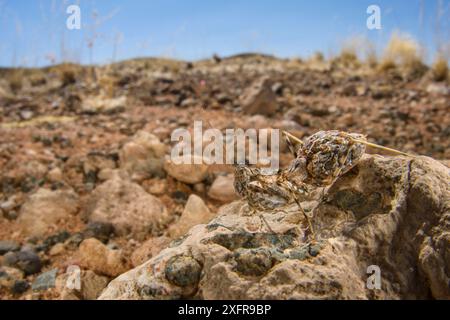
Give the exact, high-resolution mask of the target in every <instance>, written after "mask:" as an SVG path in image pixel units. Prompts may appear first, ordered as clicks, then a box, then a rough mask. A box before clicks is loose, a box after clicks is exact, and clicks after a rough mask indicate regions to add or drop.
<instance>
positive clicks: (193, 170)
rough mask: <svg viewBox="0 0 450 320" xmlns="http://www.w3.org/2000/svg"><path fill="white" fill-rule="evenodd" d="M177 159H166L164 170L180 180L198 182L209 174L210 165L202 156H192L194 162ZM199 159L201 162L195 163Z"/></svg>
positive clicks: (191, 182)
mask: <svg viewBox="0 0 450 320" xmlns="http://www.w3.org/2000/svg"><path fill="white" fill-rule="evenodd" d="M177 159H178V158H177ZM177 159H175V161H172V160H171V159H166V161H165V162H164V170H166V172H167V173H168V174H169V175H170V176H171V177H173V178H175V179H177V180H178V181H181V182H184V183H189V184H196V183H199V182H202V181H203V180H205V178H206V177H207V176H208V165H206V164H204V163H203V159H202V158H201V157H199V156H192V163H181V161H178V160H177ZM197 161H198V163H199V164H195V163H197Z"/></svg>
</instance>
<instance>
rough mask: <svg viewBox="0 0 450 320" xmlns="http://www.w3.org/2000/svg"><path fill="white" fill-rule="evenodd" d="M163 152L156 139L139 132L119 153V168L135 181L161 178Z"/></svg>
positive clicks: (163, 146) (161, 145) (164, 149)
mask: <svg viewBox="0 0 450 320" xmlns="http://www.w3.org/2000/svg"><path fill="white" fill-rule="evenodd" d="M165 152H166V146H165V145H164V144H163V143H161V141H159V139H158V137H156V136H154V135H153V134H151V133H148V132H145V131H139V132H138V133H136V134H135V135H134V136H133V138H132V139H131V140H130V141H129V142H127V143H126V144H125V145H124V146H123V148H122V150H121V151H120V154H119V156H120V167H121V169H123V170H125V171H126V172H128V174H129V175H130V177H131V179H133V180H135V181H141V180H143V179H147V178H150V177H152V176H161V174H162V172H163V160H164V154H165Z"/></svg>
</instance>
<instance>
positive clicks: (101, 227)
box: [83, 221, 114, 243]
mask: <svg viewBox="0 0 450 320" xmlns="http://www.w3.org/2000/svg"><path fill="white" fill-rule="evenodd" d="M113 234H114V226H113V225H112V223H109V222H96V221H93V222H89V223H88V225H87V226H86V229H84V231H83V236H84V238H85V239H88V238H96V239H98V240H100V241H101V242H103V243H106V242H108V240H109V238H110V237H111V236H112V235H113Z"/></svg>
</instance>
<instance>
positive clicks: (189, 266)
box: [164, 255, 202, 287]
mask: <svg viewBox="0 0 450 320" xmlns="http://www.w3.org/2000/svg"><path fill="white" fill-rule="evenodd" d="M201 272H202V266H201V265H200V263H198V261H197V260H195V259H194V258H193V257H191V256H184V255H181V256H173V257H172V258H170V259H169V261H167V264H166V269H165V272H164V273H165V275H166V279H167V281H169V282H170V283H171V284H173V285H175V286H178V287H191V286H196V285H197V284H198V282H199V281H200V275H201Z"/></svg>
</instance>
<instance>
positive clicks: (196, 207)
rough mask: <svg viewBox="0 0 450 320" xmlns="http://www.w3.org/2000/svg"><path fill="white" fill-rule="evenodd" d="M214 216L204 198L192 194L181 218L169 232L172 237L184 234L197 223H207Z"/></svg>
mask: <svg viewBox="0 0 450 320" xmlns="http://www.w3.org/2000/svg"><path fill="white" fill-rule="evenodd" d="M213 217H214V214H212V213H211V212H210V211H209V209H208V207H207V206H206V204H205V203H204V202H203V200H202V198H200V197H199V196H196V195H195V194H191V195H190V196H189V198H188V201H187V202H186V206H185V207H184V210H183V213H182V214H181V217H180V219H179V220H178V221H177V222H176V223H175V224H173V225H172V226H170V228H169V231H168V234H169V235H170V237H172V238H178V237H180V236H182V235H184V234H185V233H186V232H187V231H189V229H190V228H192V227H193V226H195V225H197V224H201V223H207V222H209V221H210V220H211V219H212V218H213Z"/></svg>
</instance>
